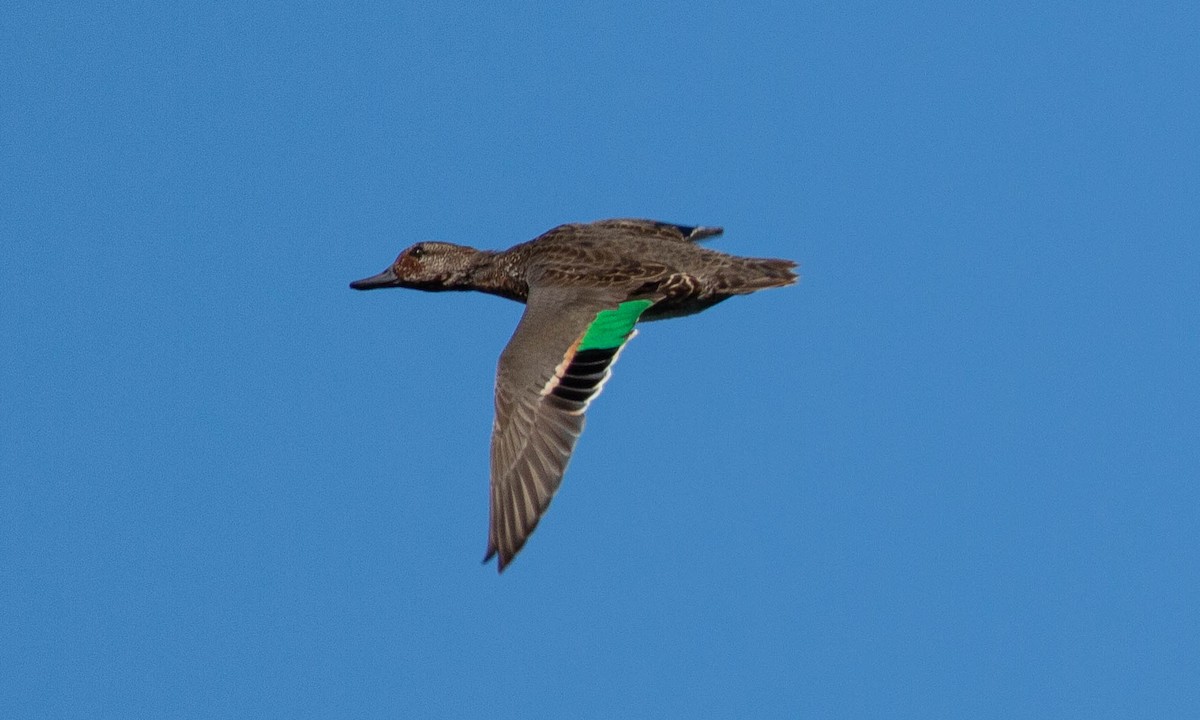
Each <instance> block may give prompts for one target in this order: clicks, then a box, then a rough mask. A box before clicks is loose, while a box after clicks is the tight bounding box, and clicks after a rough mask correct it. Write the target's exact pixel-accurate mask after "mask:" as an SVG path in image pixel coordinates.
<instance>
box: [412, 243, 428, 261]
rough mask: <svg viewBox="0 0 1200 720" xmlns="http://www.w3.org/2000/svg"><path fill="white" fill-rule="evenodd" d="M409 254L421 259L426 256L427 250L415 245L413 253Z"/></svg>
mask: <svg viewBox="0 0 1200 720" xmlns="http://www.w3.org/2000/svg"><path fill="white" fill-rule="evenodd" d="M409 254H410V255H412V256H413V257H415V258H419V257H421V256H422V255H424V254H425V248H423V247H421V246H420V245H414V246H413V249H412V251H411V252H410V253H409Z"/></svg>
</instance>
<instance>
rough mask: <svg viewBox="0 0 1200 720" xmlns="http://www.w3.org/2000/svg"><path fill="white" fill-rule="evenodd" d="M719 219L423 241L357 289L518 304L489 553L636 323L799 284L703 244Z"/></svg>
mask: <svg viewBox="0 0 1200 720" xmlns="http://www.w3.org/2000/svg"><path fill="white" fill-rule="evenodd" d="M723 232H724V230H723V229H722V228H720V227H711V226H703V225H696V226H689V225H676V224H673V223H667V222H661V221H657V220H645V219H634V218H614V219H607V220H598V221H595V222H590V223H569V224H565V225H559V226H557V227H555V228H552V229H551V230H548V231H547V232H545V233H543V234H541V235H539V236H538V237H536V238H534V239H533V240H530V241H528V242H524V243H520V244H518V245H514V246H513V247H511V248H509V249H507V250H499V251H495V250H479V249H476V248H472V247H468V246H465V245H456V244H454V243H448V242H434V241H425V242H418V243H416V244H414V245H412V246H410V247H408V248H407V249H405V250H404V251H403V252H401V253H400V254H399V255H398V256H397V257H396V260H395V261H394V262H393V263H392V264H391V265H390V266H388V268H387V269H386V270H384V271H383V272H381V273H379V274H377V275H373V276H371V277H367V278H363V279H361V280H355V281H354V282H352V283H350V287H351V288H353V289H355V290H376V289H381V288H409V289H413V290H424V291H427V292H443V291H476V292H483V293H488V294H491V295H497V296H499V297H503V298H507V299H509V300H514V301H516V302H520V303H524V305H525V311H524V313H523V315H522V316H521V319H520V321H519V322H518V324H517V327H516V330H515V331H514V332H513V335H512V338H511V339H510V340H509V341H508V344H507V345H506V346H505V347H504V350H503V351H502V352H501V353H500V361H499V363H498V366H497V369H496V386H495V419H494V422H493V426H492V439H491V483H490V502H489V522H488V538H487V550H486V552H485V555H484V560H483V561H484V563H487V562H489V561H490V560H491V559H492V558H495V559H496V568H497V571H498V572H503V571H504V569H505V568H506V567H507V566H508V565H509V564H510V563H511V562H512V560H513V558H515V557H516V555H517V553H519V552H520V551H521V549H522V548H523V547H524V546H525V543H526V541H527V540H528V539H529V537H530V535H531V534H532V533H533V531H534V529H535V528H536V527H537V525H538V522H539V521H540V520H541V518H542V517H543V516H544V514H545V513H546V511H547V509H548V508H549V506H550V501H551V500H552V499H553V498H554V495H555V493H556V492H557V491H558V489H559V486H560V485H561V483H562V478H563V475H564V473H565V472H566V469H567V464H568V462H569V461H570V459H571V454H572V452H573V451H574V449H575V444H576V442H577V441H578V439H579V436H580V434H581V433H582V432H583V427H584V420H585V413H586V412H587V409H588V407H589V405H590V404H591V403H592V401H593V400H595V399H596V397H597V396H598V395H599V394H600V391H601V390H602V389H603V387H604V384H605V383H606V382H607V381H608V379H609V377H610V375H611V369H612V366H613V363H615V362H616V360H617V357H618V356H619V355H620V353H621V351H622V350H623V349H624V347H625V346H626V344H627V343H628V342H629V341H630V339H632V338H633V337H634V335H635V334H636V332H637V331H636V329H635V328H634V326H635V325H636V324H638V323H641V322H649V321H654V320H662V319H666V318H675V317H683V316H686V315H693V314H695V313H698V312H701V311H703V310H707V309H708V308H710V307H712V306H713V305H716V304H717V303H720V302H723V301H725V300H727V299H729V298H731V297H734V296H737V295H749V294H750V293H754V292H757V291H759V290H765V289H768V288H777V287H785V286H788V285H792V284H794V283H795V282H796V281H797V279H798V276H797V274H796V272H795V268H796V263H795V262H793V261H791V260H783V259H775V258H752V257H740V256H736V255H730V254H727V253H723V252H718V251H716V250H712V249H710V248H707V247H702V246H701V245H700V244H699V243H700V242H701V241H705V240H710V239H712V238H715V237H718V236H720V235H721V234H722V233H723Z"/></svg>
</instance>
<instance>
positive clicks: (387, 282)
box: [350, 268, 400, 290]
mask: <svg viewBox="0 0 1200 720" xmlns="http://www.w3.org/2000/svg"><path fill="white" fill-rule="evenodd" d="M399 284H400V279H399V278H397V277H396V273H394V272H392V269H391V268H388V269H387V270H384V271H383V272H381V273H379V274H378V275H372V276H371V277H369V278H363V279H362V280H355V281H354V282H352V283H350V287H352V288H354V289H355V290H374V289H376V288H385V287H395V286H397V285H399Z"/></svg>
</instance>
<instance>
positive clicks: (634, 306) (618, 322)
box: [577, 300, 654, 350]
mask: <svg viewBox="0 0 1200 720" xmlns="http://www.w3.org/2000/svg"><path fill="white" fill-rule="evenodd" d="M653 304H654V302H653V301H651V300H629V301H627V302H623V303H621V304H620V305H618V306H617V307H616V309H614V310H603V311H601V312H600V313H599V314H598V315H596V319H595V320H593V321H592V324H591V325H589V326H588V329H587V332H585V333H584V334H583V340H581V341H580V342H579V347H578V348H577V349H578V350H599V349H608V348H618V347H621V346H622V345H624V344H625V341H626V340H628V339H629V333H630V332H632V331H633V326H634V324H636V323H637V321H638V318H639V317H641V316H642V313H643V312H645V311H646V308H648V307H650V306H651V305H653Z"/></svg>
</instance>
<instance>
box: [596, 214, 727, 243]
mask: <svg viewBox="0 0 1200 720" xmlns="http://www.w3.org/2000/svg"><path fill="white" fill-rule="evenodd" d="M582 227H584V228H587V227H591V228H596V229H605V230H617V231H620V232H625V233H629V234H631V235H639V236H643V237H659V238H662V239H664V240H682V241H684V242H693V243H694V242H701V241H704V240H708V239H710V238H714V237H717V236H719V235H720V234H721V233H723V232H725V229H724V228H719V227H708V226H704V225H676V224H675V223H669V222H662V221H660V220H640V219H637V218H614V219H611V220H597V221H596V222H593V223H588V224H587V225H583V226H582Z"/></svg>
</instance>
